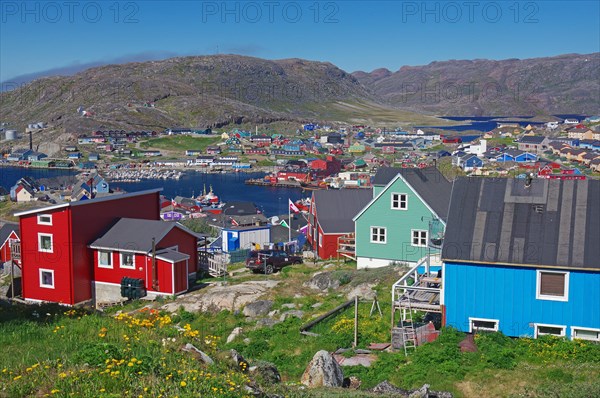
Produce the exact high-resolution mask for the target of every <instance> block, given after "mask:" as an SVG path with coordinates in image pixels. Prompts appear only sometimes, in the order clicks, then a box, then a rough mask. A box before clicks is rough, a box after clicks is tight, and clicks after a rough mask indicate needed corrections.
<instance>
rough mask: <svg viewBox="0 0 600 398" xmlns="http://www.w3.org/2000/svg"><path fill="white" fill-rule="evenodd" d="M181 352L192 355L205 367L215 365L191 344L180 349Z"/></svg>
mask: <svg viewBox="0 0 600 398" xmlns="http://www.w3.org/2000/svg"><path fill="white" fill-rule="evenodd" d="M181 350H182V351H185V352H190V353H192V355H194V356H195V357H196V358H197V359H198V360H200V361H202V362H204V363H205V364H207V365H213V364H214V363H215V361H213V360H212V358H211V357H209V356H208V355H206V354H205V353H204V352H202V351H200V350H199V349H197V348H196V347H195V346H194V345H193V344H190V343H187V344H186V345H185V346H183V347H182V348H181Z"/></svg>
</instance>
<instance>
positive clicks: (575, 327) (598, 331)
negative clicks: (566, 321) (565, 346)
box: [571, 326, 600, 341]
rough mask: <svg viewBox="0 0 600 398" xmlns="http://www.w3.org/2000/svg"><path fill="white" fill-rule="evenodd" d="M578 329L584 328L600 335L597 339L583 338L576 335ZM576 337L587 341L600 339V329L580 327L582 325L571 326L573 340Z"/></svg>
mask: <svg viewBox="0 0 600 398" xmlns="http://www.w3.org/2000/svg"><path fill="white" fill-rule="evenodd" d="M576 330H584V331H586V332H596V333H597V334H598V335H597V337H596V338H595V339H587V338H581V337H577V336H575V331H576ZM574 339H578V340H585V341H600V329H594V328H584V327H580V326H571V340H574Z"/></svg>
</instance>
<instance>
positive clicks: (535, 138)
mask: <svg viewBox="0 0 600 398" xmlns="http://www.w3.org/2000/svg"><path fill="white" fill-rule="evenodd" d="M545 139H546V137H544V136H540V135H524V136H523V137H521V138H520V139H519V143H521V144H537V145H539V144H541V143H542V142H544V140H545Z"/></svg>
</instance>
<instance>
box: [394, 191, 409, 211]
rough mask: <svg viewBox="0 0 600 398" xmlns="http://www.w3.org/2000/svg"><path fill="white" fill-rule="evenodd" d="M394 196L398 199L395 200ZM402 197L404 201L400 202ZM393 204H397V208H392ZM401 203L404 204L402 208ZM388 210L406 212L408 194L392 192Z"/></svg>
mask: <svg viewBox="0 0 600 398" xmlns="http://www.w3.org/2000/svg"><path fill="white" fill-rule="evenodd" d="M395 196H397V197H398V199H397V200H396V199H394V197H395ZM403 197H404V200H402V198H403ZM394 202H398V206H397V207H396V206H394ZM402 203H404V207H402ZM390 208H391V209H392V210H408V194H405V193H401V192H392V195H391V203H390Z"/></svg>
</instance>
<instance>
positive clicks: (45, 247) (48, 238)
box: [38, 234, 53, 253]
mask: <svg viewBox="0 0 600 398" xmlns="http://www.w3.org/2000/svg"><path fill="white" fill-rule="evenodd" d="M38 251H40V252H44V253H52V252H53V245H52V235H50V234H38Z"/></svg>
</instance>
